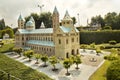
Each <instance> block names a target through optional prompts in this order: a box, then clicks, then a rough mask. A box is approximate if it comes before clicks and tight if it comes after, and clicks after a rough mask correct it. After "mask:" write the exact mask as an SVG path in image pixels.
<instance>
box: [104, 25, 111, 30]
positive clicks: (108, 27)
mask: <svg viewBox="0 0 120 80" xmlns="http://www.w3.org/2000/svg"><path fill="white" fill-rule="evenodd" d="M103 30H112V28H111V27H110V26H104V27H103Z"/></svg>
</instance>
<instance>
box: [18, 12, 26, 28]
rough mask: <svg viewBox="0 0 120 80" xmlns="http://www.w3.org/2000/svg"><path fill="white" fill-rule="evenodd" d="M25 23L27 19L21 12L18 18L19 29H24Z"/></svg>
mask: <svg viewBox="0 0 120 80" xmlns="http://www.w3.org/2000/svg"><path fill="white" fill-rule="evenodd" d="M24 23H25V21H24V19H23V18H22V16H21V14H20V16H19V18H18V29H24Z"/></svg>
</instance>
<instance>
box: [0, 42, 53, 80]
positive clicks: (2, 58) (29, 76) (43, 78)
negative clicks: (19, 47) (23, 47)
mask: <svg viewBox="0 0 120 80" xmlns="http://www.w3.org/2000/svg"><path fill="white" fill-rule="evenodd" d="M13 46H14V44H5V45H3V46H2V47H1V48H0V70H3V71H5V72H7V73H10V74H11V75H13V76H15V77H17V78H20V79H21V80H52V79H50V78H49V77H48V76H47V75H45V74H43V73H40V72H38V71H36V70H34V69H32V68H30V67H27V66H25V65H24V64H23V63H20V62H18V61H16V60H14V59H11V58H9V57H7V56H6V55H4V54H2V53H1V52H6V51H9V50H10V48H12V47H13Z"/></svg>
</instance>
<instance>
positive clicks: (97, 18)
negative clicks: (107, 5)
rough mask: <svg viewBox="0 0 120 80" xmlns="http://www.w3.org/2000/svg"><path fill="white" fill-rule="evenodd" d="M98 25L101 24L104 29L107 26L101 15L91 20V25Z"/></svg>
mask: <svg viewBox="0 0 120 80" xmlns="http://www.w3.org/2000/svg"><path fill="white" fill-rule="evenodd" d="M96 24H100V25H101V27H102V28H103V27H104V26H105V22H104V19H103V18H102V17H101V15H98V16H96V17H92V18H91V23H90V25H96Z"/></svg>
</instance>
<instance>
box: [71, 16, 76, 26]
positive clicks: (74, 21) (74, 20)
mask: <svg viewBox="0 0 120 80" xmlns="http://www.w3.org/2000/svg"><path fill="white" fill-rule="evenodd" d="M72 20H73V25H74V24H75V23H76V18H75V17H72Z"/></svg>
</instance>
